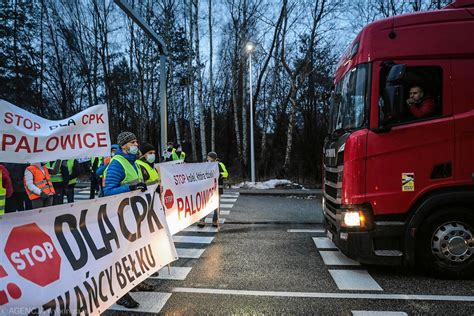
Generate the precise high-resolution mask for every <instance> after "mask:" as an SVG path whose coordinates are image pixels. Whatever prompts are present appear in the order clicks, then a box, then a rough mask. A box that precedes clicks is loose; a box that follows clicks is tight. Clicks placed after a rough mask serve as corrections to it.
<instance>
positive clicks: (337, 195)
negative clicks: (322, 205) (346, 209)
mask: <svg viewBox="0 0 474 316" xmlns="http://www.w3.org/2000/svg"><path fill="white" fill-rule="evenodd" d="M324 169H325V171H324V196H325V197H326V199H327V200H329V201H331V202H332V203H334V204H338V205H340V204H341V190H342V172H343V170H344V169H343V166H338V167H337V168H331V167H327V166H324Z"/></svg>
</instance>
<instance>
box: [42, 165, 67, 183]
mask: <svg viewBox="0 0 474 316" xmlns="http://www.w3.org/2000/svg"><path fill="white" fill-rule="evenodd" d="M56 162H57V161H56V160H55V161H54V162H53V165H52V166H51V163H49V162H48V163H47V164H46V167H48V169H52V170H54V169H55V168H56ZM61 163H62V161H61V160H60V161H59V164H61ZM50 177H51V182H63V175H62V173H61V166H59V170H58V173H56V174H51V175H50Z"/></svg>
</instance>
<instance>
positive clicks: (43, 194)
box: [40, 191, 49, 200]
mask: <svg viewBox="0 0 474 316" xmlns="http://www.w3.org/2000/svg"><path fill="white" fill-rule="evenodd" d="M40 195H41V198H42V199H43V200H46V199H47V198H49V195H48V194H47V193H45V192H44V191H41V194H40Z"/></svg>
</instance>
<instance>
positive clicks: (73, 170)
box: [65, 159, 80, 203]
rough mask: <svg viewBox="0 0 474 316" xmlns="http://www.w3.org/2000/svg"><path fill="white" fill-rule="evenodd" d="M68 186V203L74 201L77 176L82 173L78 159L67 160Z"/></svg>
mask: <svg viewBox="0 0 474 316" xmlns="http://www.w3.org/2000/svg"><path fill="white" fill-rule="evenodd" d="M66 164H67V172H68V175H67V187H66V191H65V193H66V197H67V202H68V203H74V188H75V187H76V183H77V177H78V176H79V173H80V168H79V163H78V162H77V160H76V159H68V160H67V162H66Z"/></svg>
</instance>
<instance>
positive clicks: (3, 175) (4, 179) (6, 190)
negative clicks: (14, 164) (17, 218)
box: [0, 164, 13, 215]
mask: <svg viewBox="0 0 474 316" xmlns="http://www.w3.org/2000/svg"><path fill="white" fill-rule="evenodd" d="M12 194H13V187H12V181H11V179H10V175H9V174H8V170H7V168H5V166H4V165H2V164H0V215H2V214H5V204H6V199H7V198H9V197H11V196H12Z"/></svg>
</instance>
